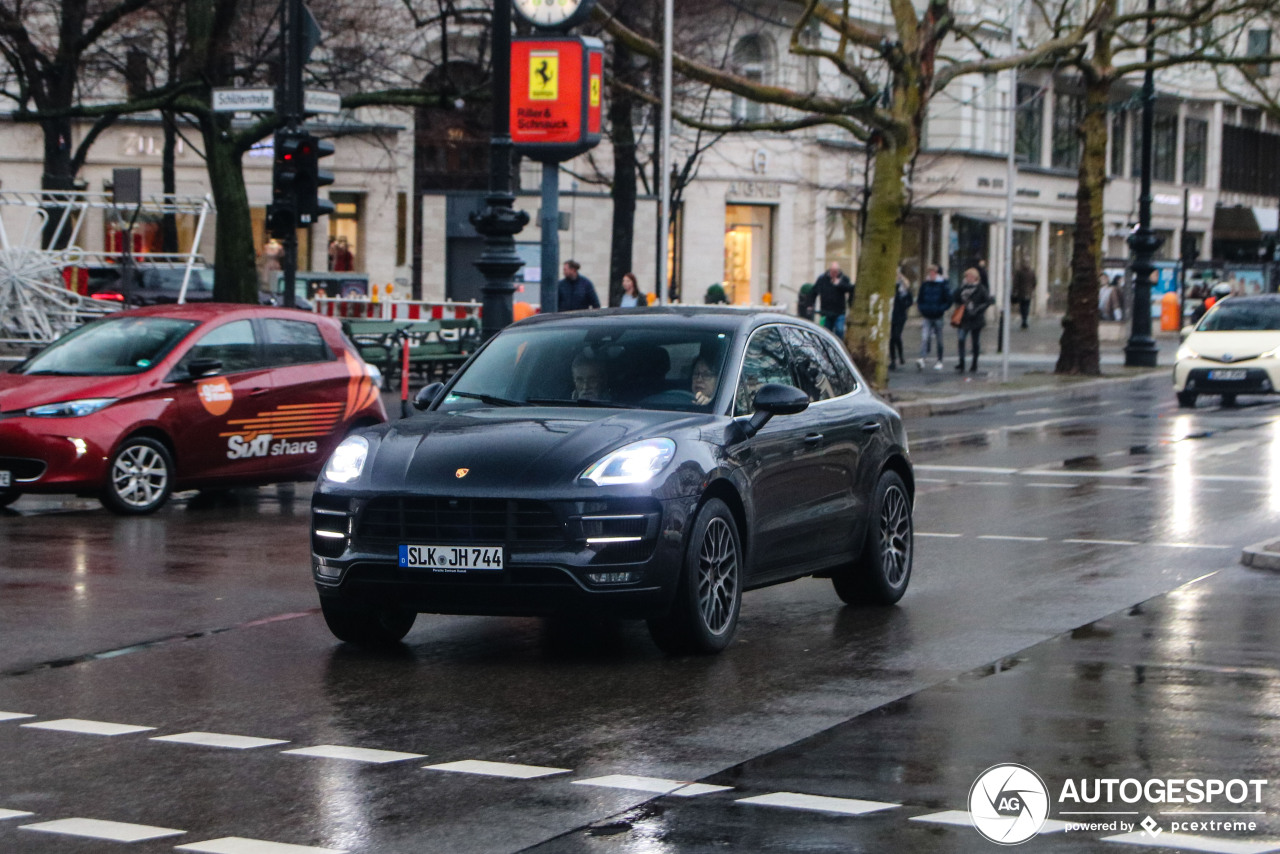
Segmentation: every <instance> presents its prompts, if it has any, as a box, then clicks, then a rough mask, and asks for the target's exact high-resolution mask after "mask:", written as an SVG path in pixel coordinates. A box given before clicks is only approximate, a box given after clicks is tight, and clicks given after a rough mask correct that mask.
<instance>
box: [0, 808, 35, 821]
mask: <svg viewBox="0 0 1280 854" xmlns="http://www.w3.org/2000/svg"><path fill="white" fill-rule="evenodd" d="M29 815H35V813H33V812H23V811H22V810H0V821H4V820H5V819H9V818H25V817H26V816H29Z"/></svg>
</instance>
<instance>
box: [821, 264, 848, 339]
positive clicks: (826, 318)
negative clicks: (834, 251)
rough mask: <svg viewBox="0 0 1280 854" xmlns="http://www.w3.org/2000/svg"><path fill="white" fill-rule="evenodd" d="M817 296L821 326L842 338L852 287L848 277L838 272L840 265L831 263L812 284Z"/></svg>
mask: <svg viewBox="0 0 1280 854" xmlns="http://www.w3.org/2000/svg"><path fill="white" fill-rule="evenodd" d="M813 289H814V291H816V292H817V294H818V315H819V316H820V317H821V323H822V325H823V326H825V327H827V328H828V329H830V330H831V331H832V332H834V333H835V334H836V335H837V336H838V337H841V338H843V337H844V315H845V312H847V311H848V310H849V305H850V304H851V303H852V302H853V290H854V286H853V284H852V283H851V282H850V281H849V277H848V276H846V275H845V274H844V273H842V272H841V271H840V264H839V263H838V262H836V261H832V262H831V265H830V266H829V267H827V271H826V272H825V273H823V274H822V275H821V276H819V277H818V278H817V280H816V281H815V282H814V283H813Z"/></svg>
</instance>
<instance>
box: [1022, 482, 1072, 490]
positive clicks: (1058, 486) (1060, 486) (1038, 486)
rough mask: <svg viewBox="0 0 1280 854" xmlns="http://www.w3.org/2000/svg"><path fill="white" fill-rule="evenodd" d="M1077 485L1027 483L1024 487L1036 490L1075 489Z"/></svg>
mask: <svg viewBox="0 0 1280 854" xmlns="http://www.w3.org/2000/svg"><path fill="white" fill-rule="evenodd" d="M1079 485H1080V484H1078V483H1028V484H1026V486H1032V487H1035V488H1036V489H1075V488H1076V487H1078V486H1079Z"/></svg>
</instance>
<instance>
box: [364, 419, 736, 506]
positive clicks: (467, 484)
mask: <svg viewBox="0 0 1280 854" xmlns="http://www.w3.org/2000/svg"><path fill="white" fill-rule="evenodd" d="M715 420H723V419H716V418H714V417H713V416H709V415H688V414H685V413H673V412H656V411H651V410H614V409H568V408H562V407H521V408H519V409H475V410H471V411H467V412H448V413H437V412H427V413H423V414H421V415H417V416H415V417H413V418H407V419H404V420H402V421H396V422H394V423H392V424H389V425H387V426H386V427H385V428H383V430H384V431H385V432H384V433H383V435H382V438H381V441H380V442H378V443H376V445H375V446H373V447H371V448H370V460H369V463H368V472H369V475H368V477H369V480H368V484H369V486H370V487H372V488H373V489H377V490H394V491H399V490H415V489H427V490H431V491H438V490H441V489H447V490H448V491H449V492H452V493H455V494H466V493H480V492H490V491H493V490H502V491H510V490H511V488H512V487H513V486H514V487H518V488H519V489H520V490H521V491H528V490H537V489H539V488H556V487H559V488H563V487H565V486H571V485H573V483H574V481H575V480H576V478H577V476H578V475H579V474H581V473H582V472H583V471H584V470H585V469H586V468H587V466H589V465H591V464H592V463H594V462H595V461H596V460H598V459H599V458H600V457H601V456H603V455H604V454H605V453H607V452H609V451H611V450H613V449H615V448H617V447H620V446H622V445H625V444H628V443H629V442H634V441H639V440H640V439H647V438H654V437H659V436H665V437H668V438H671V439H675V440H676V441H677V445H678V444H679V441H680V437H681V436H684V437H686V439H687V440H692V439H693V438H694V437H696V436H697V435H698V429H697V428H699V427H701V426H703V425H706V424H708V423H710V422H712V421H715ZM677 456H679V451H678V450H677Z"/></svg>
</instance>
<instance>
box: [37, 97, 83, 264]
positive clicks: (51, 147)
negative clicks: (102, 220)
mask: <svg viewBox="0 0 1280 854" xmlns="http://www.w3.org/2000/svg"><path fill="white" fill-rule="evenodd" d="M55 106H56V107H64V106H70V104H57V105H55ZM40 126H41V130H43V132H44V174H43V175H42V176H41V178H40V189H42V190H51V191H54V192H57V191H64V192H65V191H68V190H74V189H75V178H76V176H75V172H73V171H72V166H71V120H70V119H63V118H57V119H45V120H44V121H42V122H41V123H40ZM50 201H51V202H53V200H52V199H51V200H50ZM45 210H46V211H47V212H48V214H49V219H48V220H47V221H46V223H45V226H44V234H43V239H42V241H41V243H42V245H43V246H44V248H46V249H62V248H64V247H65V246H66V245H67V237H68V236H69V235H70V231H71V229H70V228H63V229H62V232H61V234H60V235H58V222H59V221H60V220H61V218H62V214H63V211H64V210H65V207H64V206H62V205H60V204H57V203H51V204H50V205H49V206H48V207H46V208H45ZM55 236H58V243H59V244H60V245H58V246H54V245H52V244H53V240H54V237H55Z"/></svg>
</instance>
